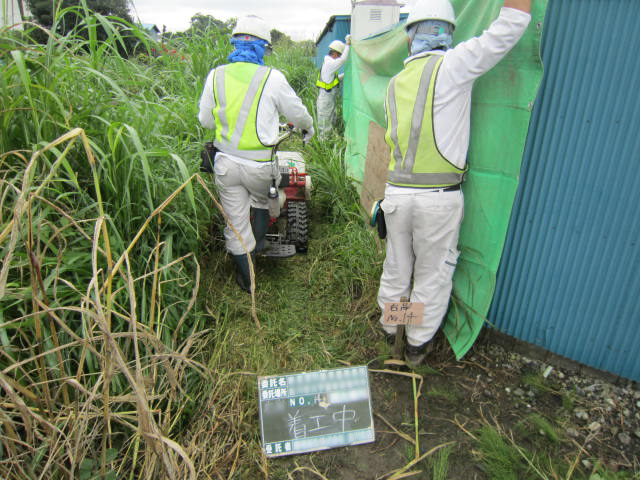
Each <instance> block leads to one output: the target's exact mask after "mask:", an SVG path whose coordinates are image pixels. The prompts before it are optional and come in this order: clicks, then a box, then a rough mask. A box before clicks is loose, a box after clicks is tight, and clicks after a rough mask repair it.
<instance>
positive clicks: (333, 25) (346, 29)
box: [316, 13, 409, 68]
mask: <svg viewBox="0 0 640 480" xmlns="http://www.w3.org/2000/svg"><path fill="white" fill-rule="evenodd" d="M408 15H409V14H408V13H401V14H400V23H402V22H405V21H406V20H407V16H408ZM350 32H351V15H333V16H332V17H331V18H330V19H329V21H328V22H327V24H326V25H325V27H324V29H323V30H322V33H321V34H320V36H318V41H317V42H316V67H318V68H320V67H321V66H322V62H323V61H324V57H325V56H326V55H327V54H328V53H329V44H330V43H331V42H333V41H334V40H341V41H343V42H344V37H346V36H347V35H348V34H349V33H350Z"/></svg>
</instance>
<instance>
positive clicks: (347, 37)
mask: <svg viewBox="0 0 640 480" xmlns="http://www.w3.org/2000/svg"><path fill="white" fill-rule="evenodd" d="M344 43H346V44H347V45H351V35H347V36H346V37H344Z"/></svg>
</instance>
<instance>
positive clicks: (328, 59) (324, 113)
mask: <svg viewBox="0 0 640 480" xmlns="http://www.w3.org/2000/svg"><path fill="white" fill-rule="evenodd" d="M345 42H346V44H345V43H343V42H341V41H340V40H334V41H333V42H331V43H330V44H329V54H328V55H325V57H324V60H323V62H322V67H321V68H320V72H318V80H317V81H316V87H318V99H317V102H316V114H317V115H318V138H319V139H324V138H327V136H328V135H329V134H330V133H331V130H332V129H333V127H334V126H335V124H336V99H337V97H338V91H339V90H340V82H341V81H342V78H343V77H344V73H340V69H341V68H342V67H343V66H344V64H345V63H346V62H347V58H348V56H349V47H350V45H351V35H347V36H346V38H345Z"/></svg>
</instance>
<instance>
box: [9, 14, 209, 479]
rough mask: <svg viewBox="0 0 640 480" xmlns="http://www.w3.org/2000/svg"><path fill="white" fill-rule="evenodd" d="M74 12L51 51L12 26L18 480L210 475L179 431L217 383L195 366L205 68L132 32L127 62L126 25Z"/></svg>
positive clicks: (200, 331)
mask: <svg viewBox="0 0 640 480" xmlns="http://www.w3.org/2000/svg"><path fill="white" fill-rule="evenodd" d="M71 13H74V14H75V13H81V14H82V15H84V17H83V21H82V22H81V23H80V24H79V26H78V27H77V29H76V30H75V31H74V32H72V33H70V34H69V35H67V36H65V37H61V36H59V35H57V34H55V33H54V32H55V31H56V24H54V26H53V27H52V29H51V31H46V32H45V34H46V37H47V38H48V40H47V43H46V44H44V45H41V44H37V43H36V42H34V41H33V40H32V38H31V35H32V34H33V33H34V32H35V31H39V32H41V31H43V30H42V29H41V28H40V27H29V25H26V27H27V29H26V31H25V32H24V33H14V32H8V31H6V30H5V31H2V32H0V43H1V44H2V46H3V47H7V48H6V50H4V49H3V52H4V51H6V54H3V55H2V66H1V68H2V70H1V71H0V102H1V103H0V111H2V116H1V118H2V128H1V129H0V152H2V153H0V178H1V179H2V181H1V183H0V249H1V250H0V251H1V255H2V267H1V270H0V342H1V343H2V349H1V350H0V369H1V370H0V389H1V390H2V391H3V398H4V400H3V401H2V403H1V404H0V417H1V418H2V421H1V422H0V477H2V478H6V479H30V478H94V477H95V476H96V475H101V478H136V479H137V478H159V477H165V476H166V477H167V478H195V471H196V470H195V467H194V465H193V462H192V461H191V460H190V458H189V456H188V454H187V452H186V451H185V449H184V448H183V447H181V446H180V445H178V444H177V443H176V442H175V441H174V440H172V437H175V436H176V432H177V431H179V429H180V428H181V426H182V425H183V424H184V423H185V421H187V419H188V415H185V412H187V411H189V410H190V409H193V403H194V398H193V397H192V396H191V395H190V394H189V392H190V391H194V389H195V388H197V385H198V384H199V383H201V382H202V381H203V379H205V382H209V383H210V380H206V379H208V378H209V374H208V373H207V372H206V369H205V368H204V366H203V365H200V364H198V363H197V362H196V361H194V360H193V359H194V358H196V357H197V350H198V348H199V345H200V344H201V343H203V341H202V338H203V335H205V334H206V331H207V330H206V325H205V324H204V318H203V316H202V315H201V314H199V313H198V312H197V311H195V310H194V306H195V304H196V294H197V291H198V287H199V265H198V262H197V260H196V254H197V252H198V248H199V244H200V243H199V242H200V236H201V235H200V231H201V225H202V224H203V223H204V222H205V221H208V216H207V214H206V212H207V210H208V204H209V202H208V200H207V199H206V197H205V194H204V190H203V189H202V188H200V189H194V188H193V186H192V178H191V175H192V172H193V171H194V170H195V168H194V167H195V165H194V164H195V158H196V152H197V151H198V150H199V146H198V145H197V143H199V137H200V136H201V131H200V129H199V127H198V126H197V125H196V112H195V108H196V104H197V97H198V95H199V93H200V89H201V86H200V85H201V83H202V81H203V80H204V79H203V78H202V79H197V78H196V73H195V70H197V69H203V68H204V67H203V66H202V65H200V63H201V61H200V60H198V59H197V58H196V59H195V60H194V59H192V58H191V57H188V55H185V59H184V60H183V59H182V58H181V56H168V55H166V56H161V57H153V56H151V55H150V53H151V47H152V44H151V43H150V42H149V41H148V40H146V38H145V37H144V33H143V32H141V31H139V30H137V29H136V28H135V27H134V26H132V25H129V26H128V27H129V28H128V29H127V30H126V32H127V33H126V35H129V36H133V37H135V38H136V39H138V40H140V41H141V42H142V43H139V44H138V48H139V51H141V52H143V53H142V54H138V55H136V56H135V57H134V56H132V57H131V58H129V59H126V58H124V57H123V56H122V53H123V48H125V46H126V45H127V42H125V40H126V39H125V37H124V36H125V33H124V32H125V30H122V29H121V28H120V27H119V25H122V22H115V23H114V22H113V21H112V20H113V19H107V18H105V17H101V16H100V15H93V14H91V13H90V12H89V11H88V10H86V5H84V6H81V7H78V8H75V9H74V10H72V9H67V10H61V11H60V12H58V15H57V17H56V22H60V21H62V19H64V16H65V15H69V14H71ZM98 25H101V26H102V27H103V28H104V29H105V31H106V32H107V34H108V38H107V39H106V40H105V41H103V42H98V41H97V36H96V28H97V26H98ZM131 53H132V52H129V54H131ZM198 74H199V73H198ZM199 83H200V84H199ZM78 127H80V128H78ZM194 385H195V387H194Z"/></svg>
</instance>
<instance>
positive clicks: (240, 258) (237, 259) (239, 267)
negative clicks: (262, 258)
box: [231, 252, 256, 293]
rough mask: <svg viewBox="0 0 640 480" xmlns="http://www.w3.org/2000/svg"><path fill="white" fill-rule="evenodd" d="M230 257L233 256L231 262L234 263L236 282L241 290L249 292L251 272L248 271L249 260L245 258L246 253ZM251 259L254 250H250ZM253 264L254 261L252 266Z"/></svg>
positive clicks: (253, 256) (253, 257)
mask: <svg viewBox="0 0 640 480" xmlns="http://www.w3.org/2000/svg"><path fill="white" fill-rule="evenodd" d="M231 258H233V263H235V264H236V283H237V284H238V285H239V286H240V288H241V289H242V290H244V291H245V292H247V293H251V273H250V272H249V261H248V260H247V255H246V254H242V255H231ZM251 259H252V260H254V259H255V253H254V252H251ZM255 265H256V264H255V261H254V262H253V266H254V268H255Z"/></svg>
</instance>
